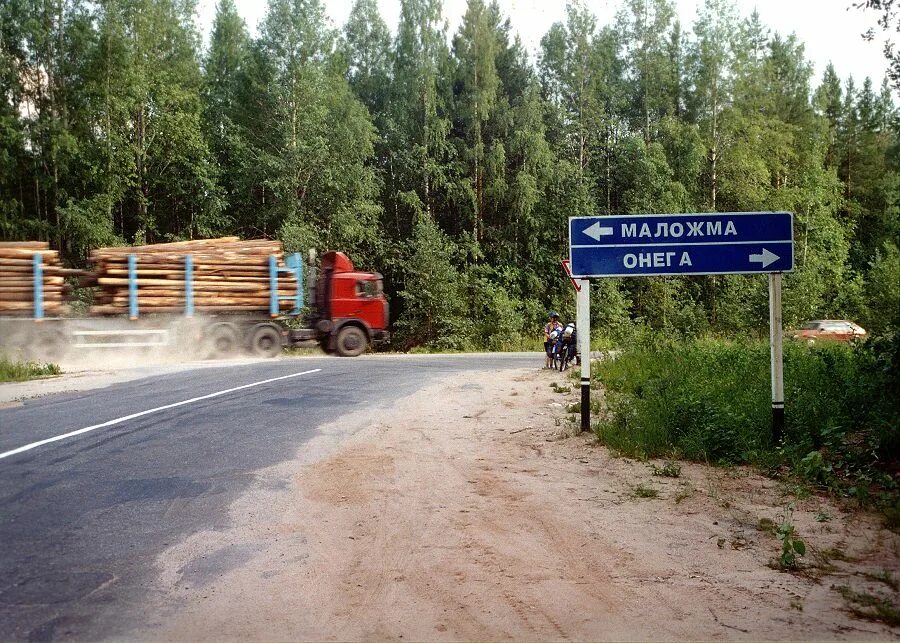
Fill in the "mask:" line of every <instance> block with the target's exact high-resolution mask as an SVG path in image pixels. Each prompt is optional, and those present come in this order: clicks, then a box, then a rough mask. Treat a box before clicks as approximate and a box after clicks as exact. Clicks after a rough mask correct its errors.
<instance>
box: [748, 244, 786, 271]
mask: <svg viewBox="0 0 900 643" xmlns="http://www.w3.org/2000/svg"><path fill="white" fill-rule="evenodd" d="M779 259H781V257H779V256H778V255H777V254H775V253H774V252H770V251H769V250H766V249H765V248H763V250H762V252H761V253H759V254H758V255H750V263H761V264H762V267H763V268H768V267H769V266H770V265H772V264H773V263H775V262H776V261H778V260H779Z"/></svg>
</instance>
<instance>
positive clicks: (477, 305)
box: [0, 0, 900, 469]
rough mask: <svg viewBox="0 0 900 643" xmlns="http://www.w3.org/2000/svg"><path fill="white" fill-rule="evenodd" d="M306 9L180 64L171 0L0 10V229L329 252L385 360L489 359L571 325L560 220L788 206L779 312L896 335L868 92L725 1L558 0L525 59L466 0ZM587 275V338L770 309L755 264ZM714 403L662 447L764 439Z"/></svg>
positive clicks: (888, 198)
mask: <svg viewBox="0 0 900 643" xmlns="http://www.w3.org/2000/svg"><path fill="white" fill-rule="evenodd" d="M325 6H326V5H325V3H324V2H323V1H322V0H271V1H270V2H269V3H268V5H267V9H266V13H265V16H264V18H263V20H262V23H261V25H260V28H259V33H258V35H257V36H252V35H251V33H250V32H249V30H248V29H247V26H246V24H245V23H244V21H243V20H242V19H241V17H240V15H239V13H238V11H237V9H236V6H235V3H234V1H233V0H220V2H219V3H218V6H217V9H216V17H215V22H214V25H213V28H212V32H211V34H210V37H209V45H208V47H207V48H205V49H202V48H201V43H202V42H203V39H202V38H200V35H199V34H198V33H197V31H196V26H195V24H194V6H193V4H192V3H191V2H179V1H176V0H120V1H118V2H99V3H98V2H86V1H85V0H60V2H57V3H51V4H50V5H48V4H46V3H43V4H42V3H33V2H25V1H24V0H9V1H7V2H4V3H0V95H2V96H3V100H0V239H43V240H47V241H50V242H51V244H52V245H53V247H54V248H58V249H59V250H61V251H62V254H63V258H64V260H66V261H67V262H68V263H70V264H73V265H75V264H83V263H84V260H85V258H86V256H87V254H88V253H89V251H90V249H91V248H94V247H96V246H99V245H114V244H125V243H133V242H145V241H146V242H154V241H163V240H174V239H186V238H196V237H202V236H214V235H220V234H237V235H241V236H244V237H270V238H271V237H277V238H279V239H281V240H283V241H284V243H285V246H286V247H287V248H288V249H289V250H303V251H305V250H307V249H308V248H310V247H316V248H318V249H319V250H327V249H339V250H343V251H345V252H347V253H349V254H350V256H352V257H353V260H354V262H355V263H356V264H357V265H360V266H361V267H364V268H365V269H373V270H378V271H380V272H382V273H383V274H384V276H385V286H386V290H387V293H388V295H389V297H390V299H391V311H392V314H393V315H394V319H392V322H395V323H396V327H395V330H396V335H397V337H398V338H399V339H400V341H401V344H400V345H401V346H403V347H405V348H412V347H425V348H427V349H429V350H434V349H437V348H445V349H451V348H452V349H468V348H479V347H480V348H489V349H492V350H502V349H510V348H513V347H521V346H523V345H528V344H530V342H531V340H532V338H534V337H535V335H536V334H537V333H538V329H539V328H540V325H541V323H542V321H543V317H544V314H545V312H546V310H547V309H548V308H555V309H559V310H561V311H562V312H563V314H564V316H565V317H566V319H568V318H571V317H572V314H573V312H574V298H573V294H572V291H571V288H570V286H569V284H568V281H567V280H566V278H565V276H564V275H563V273H562V271H561V269H560V267H559V263H558V262H559V259H560V258H561V257H564V256H565V255H566V253H567V239H566V235H565V230H566V222H567V218H568V217H569V216H572V215H587V214H596V213H603V214H622V213H646V212H666V211H668V212H679V211H687V212H692V211H693V212H704V211H720V212H722V211H750V210H789V211H791V212H793V213H794V221H795V230H794V236H795V243H796V266H797V269H796V271H795V272H794V273H792V274H790V275H787V276H786V277H785V286H784V288H785V290H784V315H785V322H786V324H789V325H794V324H797V323H800V322H802V321H806V320H807V319H811V318H823V317H838V318H840V317H850V318H853V319H855V320H856V321H859V322H861V323H862V324H863V326H865V327H866V328H867V329H869V330H870V331H872V332H873V333H874V334H875V335H889V334H891V333H892V332H894V331H895V330H896V329H897V326H898V323H900V320H898V310H900V302H898V298H900V294H898V285H897V284H898V283H900V274H898V272H900V267H898V251H897V244H898V235H900V223H898V222H900V216H898V214H900V205H898V204H900V136H898V123H900V121H898V118H897V115H898V114H897V110H896V107H895V95H894V93H893V91H892V88H891V86H890V84H889V82H888V81H885V82H882V83H881V84H880V85H879V84H878V82H877V80H876V81H872V80H870V79H858V81H859V82H854V81H853V79H845V80H842V79H840V78H839V77H838V76H837V74H836V73H835V71H834V69H833V68H828V69H826V71H825V74H824V76H823V78H822V81H821V84H820V85H819V86H818V87H815V81H814V79H813V78H812V72H811V70H812V67H811V65H810V64H809V63H808V61H807V60H806V59H805V55H804V51H803V46H802V43H800V42H799V41H797V39H796V38H795V37H793V36H789V37H786V38H785V37H782V36H780V35H777V34H772V33H771V31H770V30H769V29H767V28H766V26H765V25H764V24H763V23H762V21H761V19H760V17H759V15H758V14H756V13H753V14H751V15H750V16H740V15H738V13H737V11H736V10H735V7H734V6H733V3H732V2H730V1H729V0H704V2H703V3H702V6H700V7H699V8H698V12H697V16H696V20H695V21H694V22H693V24H691V25H682V24H680V23H679V21H678V20H677V19H676V12H675V10H674V4H673V3H672V2H671V1H670V0H622V1H621V3H620V7H619V11H618V13H617V14H616V17H615V18H614V20H613V21H612V22H611V23H610V24H601V23H600V22H599V21H598V19H597V17H596V16H595V15H594V14H593V13H592V9H591V7H590V6H589V4H588V3H586V2H583V1H581V0H579V1H573V2H570V3H569V4H568V5H567V10H566V16H565V19H564V21H563V22H561V23H559V24H554V25H550V26H548V29H547V32H546V34H545V35H544V37H543V39H542V40H541V44H540V48H539V51H538V52H537V60H536V62H535V63H534V64H533V63H532V62H531V61H530V59H529V52H528V51H526V49H525V48H524V46H523V45H522V43H521V41H520V39H519V38H518V36H517V34H516V33H515V32H514V30H513V28H512V24H511V22H510V20H509V19H508V17H507V16H504V15H503V14H502V13H501V11H500V9H499V7H498V6H497V5H496V4H495V3H492V2H488V1H487V0H470V1H469V2H468V4H467V6H466V11H465V15H464V16H463V19H462V21H461V23H460V25H459V27H458V29H457V30H456V31H455V32H454V33H452V34H448V33H447V22H446V20H445V16H444V15H443V9H442V3H441V2H440V0H403V1H402V2H401V3H400V16H399V22H398V24H397V25H388V24H386V23H385V22H384V20H383V18H382V16H381V15H380V14H379V10H378V7H379V3H378V2H376V1H375V0H355V1H354V3H353V7H352V10H351V12H350V16H349V18H348V21H347V23H346V25H344V26H343V28H342V29H341V31H340V32H338V31H337V30H336V29H335V28H334V26H333V25H332V24H331V23H330V21H329V20H328V17H327V16H326V12H325ZM423 222H424V223H423ZM423 226H424V227H423ZM418 241H422V242H423V243H424V247H423V248H419V247H418V246H417V245H415V243H417V242H418ZM423 266H426V267H428V268H429V269H437V270H439V272H434V273H428V274H426V275H424V276H423V275H422V273H421V271H422V269H423ZM438 277H439V278H438ZM592 289H593V297H592V300H593V301H592V308H593V309H592V319H593V320H595V321H596V323H595V324H594V330H595V332H598V333H599V334H600V335H602V338H603V341H604V342H606V343H608V344H609V345H622V344H628V343H631V342H634V341H638V342H640V341H643V339H644V338H646V337H647V336H648V335H651V334H663V335H665V336H667V337H672V338H686V337H697V336H704V335H706V334H709V333H713V334H717V335H723V336H727V335H731V334H734V333H735V332H738V333H741V334H749V335H753V334H762V333H763V332H764V330H765V328H766V324H767V321H768V313H767V308H766V301H767V295H766V287H765V280H764V279H761V278H758V277H743V276H710V277H690V278H682V277H671V278H666V279H632V280H604V281H602V282H595V283H594V284H593V285H592ZM420 324H423V325H424V328H420V327H419V325H420ZM835 359H836V360H837V362H835V365H834V368H835V369H839V368H843V367H840V365H839V364H838V362H839V361H840V360H839V358H835ZM735 364H736V365H737V366H741V365H742V363H741V362H740V360H739V359H737V358H735ZM754 368H755V367H754ZM810 368H812V367H810ZM752 372H754V373H755V372H756V371H752ZM845 374H846V373H845ZM761 392H762V388H760V389H759V390H758V391H757V393H761ZM797 394H798V395H799V394H800V392H797ZM746 395H750V393H749V392H747V393H746ZM810 395H812V393H811V394H810ZM813 402H814V401H813V400H811V401H810V403H811V404H812V403H813ZM820 402H821V413H820V415H822V414H823V413H826V410H827V409H829V408H832V407H833V405H831V404H829V402H828V400H826V399H822V400H819V401H815V404H819V403H820ZM697 404H699V401H697ZM693 408H694V407H692V406H690V405H687V407H686V409H683V410H682V412H683V413H690V412H691V409H693ZM748 408H749V407H748ZM816 412H817V413H818V411H816ZM828 412H830V411H828ZM704 413H705V412H702V413H701V416H703V417H702V418H701V419H700V420H698V423H699V424H703V423H707V424H710V425H711V426H712V425H715V424H717V423H719V422H721V421H722V420H723V419H726V418H721V417H706V415H704ZM736 414H737V417H736V419H735V421H736V424H737V425H739V426H742V427H744V428H737V429H734V431H736V432H737V433H735V434H734V435H732V436H731V437H727V438H726V439H725V440H724V442H725V443H727V444H728V445H729V446H725V447H715V448H714V447H713V445H711V443H710V444H707V442H708V441H707V440H706V439H705V438H703V437H702V435H704V431H699V430H695V429H690V430H688V431H687V433H686V434H685V436H682V438H683V441H686V442H690V443H691V444H693V445H694V446H693V447H692V448H693V449H695V450H697V451H698V452H702V453H704V454H706V456H705V457H710V458H713V459H719V458H722V459H725V460H731V459H736V458H737V459H739V458H740V457H741V453H743V452H744V451H745V450H747V449H749V450H750V451H753V450H754V449H758V448H760V447H759V445H758V444H757V443H758V442H759V440H757V439H751V438H750V431H749V429H747V428H746V426H749V424H752V422H751V419H750V418H751V415H752V414H751V413H750V412H749V410H747V411H739V412H737V411H736ZM813 415H815V413H813ZM816 417H818V416H816ZM799 430H800V429H798V431H799ZM803 430H805V429H803ZM824 430H825V429H824V428H823V429H819V430H818V438H817V439H819V440H820V442H822V441H823V440H824V437H823V436H824V433H823V431H824ZM801 432H802V431H801ZM682 438H679V439H680V440H681V439H682ZM663 441H664V440H663ZM813 442H814V441H811V442H810V446H809V449H808V450H807V451H806V452H804V453H803V454H801V455H800V456H798V458H802V457H805V456H806V455H807V454H808V453H810V452H811V451H814V450H817V449H818V448H820V447H817V446H816V445H815V444H813ZM823 444H824V442H823ZM823 457H824V456H823ZM814 460H815V458H814V457H813V458H811V459H810V460H809V461H808V462H807V465H808V468H811V469H816V467H817V466H818V465H817V463H816V462H815V461H814ZM825 467H826V468H827V464H826V465H825Z"/></svg>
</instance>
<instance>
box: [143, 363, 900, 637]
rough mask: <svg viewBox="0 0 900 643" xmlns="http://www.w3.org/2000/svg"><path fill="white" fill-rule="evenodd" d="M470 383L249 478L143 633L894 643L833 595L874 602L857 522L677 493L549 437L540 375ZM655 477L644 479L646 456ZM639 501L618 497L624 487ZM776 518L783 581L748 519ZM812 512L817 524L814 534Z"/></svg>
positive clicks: (699, 483) (185, 547)
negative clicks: (790, 551)
mask: <svg viewBox="0 0 900 643" xmlns="http://www.w3.org/2000/svg"><path fill="white" fill-rule="evenodd" d="M507 374H508V372H505V373H504V375H503V377H498V376H497V375H496V374H494V373H473V374H469V375H466V376H464V377H460V376H456V377H452V378H448V379H446V380H444V381H442V382H441V383H440V384H439V385H436V386H432V387H430V388H428V389H426V390H423V391H421V392H419V393H417V394H416V395H414V396H411V397H409V398H406V399H404V400H401V401H400V402H399V403H398V404H397V405H395V407H394V408H392V409H391V410H389V411H386V412H381V413H374V414H368V415H367V414H357V415H355V416H352V417H345V418H342V420H341V423H342V426H346V425H347V424H348V423H358V424H359V426H361V427H362V428H361V429H360V430H359V431H358V432H357V433H356V434H355V435H354V436H353V437H352V438H350V439H346V440H343V441H340V442H338V439H337V437H336V433H337V430H336V429H337V425H334V426H332V427H325V429H324V430H323V432H322V435H321V436H320V437H318V438H316V441H317V442H316V443H314V444H311V445H307V447H305V448H304V449H303V450H302V452H300V453H298V454H297V455H296V457H295V459H294V460H291V461H288V462H285V463H283V464H280V465H278V466H276V467H272V468H269V469H266V470H262V471H259V472H258V475H257V478H256V481H255V483H254V485H253V488H252V490H251V491H250V492H249V493H248V494H246V495H245V496H243V497H242V498H241V499H239V500H238V501H236V502H235V503H234V504H233V505H232V507H231V518H232V522H233V527H232V528H230V529H229V530H226V531H215V532H204V533H199V534H195V535H194V536H192V537H191V538H189V539H187V540H185V541H183V542H181V543H179V544H177V545H176V546H173V547H172V548H170V549H169V550H167V551H166V552H165V553H164V554H163V555H162V556H161V557H160V559H159V560H158V566H159V578H158V581H157V583H156V587H155V588H153V589H154V594H155V595H157V596H165V597H166V598H165V599H162V600H161V601H160V604H159V605H158V606H155V607H154V606H150V608H149V611H151V612H152V613H153V621H154V622H152V623H151V624H150V625H149V627H147V628H146V629H144V630H141V631H139V632H134V633H133V635H132V636H134V637H138V638H145V639H178V640H199V639H203V640H209V639H232V640H233V639H254V640H256V639H267V640H268V639H272V640H285V639H328V640H347V639H395V640H396V639H405V640H409V639H429V640H431V639H434V640H461V639H465V640H472V639H528V640H548V639H549V640H562V639H605V640H608V639H854V640H858V639H882V640H888V639H896V638H897V636H898V634H900V630H898V629H890V628H889V627H887V626H885V625H883V624H880V623H878V622H872V621H868V620H863V619H859V618H856V617H854V616H853V615H851V614H850V612H849V611H848V609H847V607H848V605H847V603H846V602H845V600H844V599H843V598H842V597H841V595H840V593H839V592H838V591H837V589H836V588H837V587H840V586H850V587H853V588H854V589H855V590H858V591H864V592H867V593H870V594H872V595H879V596H883V597H887V598H890V599H892V600H893V601H894V603H895V604H896V603H897V602H898V601H897V595H896V591H895V590H891V588H890V587H889V586H888V585H887V584H885V583H881V582H878V581H876V580H872V579H870V578H867V577H866V576H864V575H863V574H865V573H868V574H879V573H883V572H890V573H891V574H893V576H894V578H897V576H898V573H900V563H898V560H900V557H898V553H900V539H898V536H897V535H896V534H893V533H891V532H888V531H885V530H883V529H881V528H880V527H879V526H878V523H877V521H876V519H875V518H874V517H871V516H868V515H865V514H861V513H846V512H844V511H842V510H841V509H839V508H838V507H837V506H835V505H834V504H833V503H831V502H829V501H828V500H826V499H823V498H819V497H815V496H812V497H807V498H805V499H800V500H798V499H796V498H794V497H793V496H791V495H789V494H788V492H787V490H786V489H784V488H782V487H781V486H780V485H779V483H777V482H776V481H773V480H770V479H767V478H763V477H760V476H758V475H756V474H754V473H752V472H750V471H748V470H745V469H733V470H723V469H714V468H708V467H705V466H702V465H696V464H684V463H682V469H681V475H680V477H679V478H664V477H656V476H653V475H652V471H651V464H653V463H646V462H638V461H634V460H629V459H623V458H616V457H613V456H612V455H611V454H610V453H609V452H608V451H607V450H606V449H604V448H602V447H600V446H598V445H596V443H595V442H594V441H593V439H592V437H591V436H588V435H582V436H577V437H568V436H567V433H569V432H570V429H569V428H568V425H569V423H568V421H567V419H566V410H565V405H567V404H569V403H571V402H572V401H574V399H575V398H574V393H563V394H560V393H555V392H554V390H553V389H552V388H551V386H550V384H551V382H563V381H564V379H563V378H562V377H561V376H559V375H558V374H551V373H550V372H549V371H541V370H537V369H535V370H527V371H525V370H521V371H515V372H513V379H512V381H510V379H508V377H507ZM656 464H657V465H659V464H662V463H660V462H657V463H656ZM637 486H644V487H648V488H652V489H655V490H657V492H658V496H657V497H655V498H639V497H636V496H635V493H634V489H635V488H636V487H637ZM791 502H794V503H795V504H796V509H795V511H794V513H793V519H794V521H795V524H796V527H797V531H798V533H799V535H800V536H802V537H803V538H804V539H805V540H806V542H807V544H808V546H809V551H808V552H807V556H806V559H807V563H806V569H805V570H804V571H803V572H802V573H800V574H792V573H784V572H780V571H776V570H775V569H772V568H770V567H769V566H768V563H769V561H770V560H772V559H773V558H775V557H776V555H777V554H778V552H779V543H778V541H777V539H776V538H775V537H774V536H773V535H771V534H770V533H766V532H765V531H760V530H759V529H758V525H759V521H760V519H761V518H768V519H771V520H773V521H776V522H779V521H780V517H781V515H783V514H784V512H785V507H786V506H787V505H788V504H789V503H791ZM817 517H818V520H817Z"/></svg>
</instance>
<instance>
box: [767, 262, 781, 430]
mask: <svg viewBox="0 0 900 643" xmlns="http://www.w3.org/2000/svg"><path fill="white" fill-rule="evenodd" d="M781 325H782V322H781V273H780V272H770V273H769V347H770V352H771V361H772V364H771V371H772V441H773V442H774V443H775V444H776V445H778V444H779V443H780V442H781V438H782V437H783V436H784V351H783V346H782V339H783V333H782V330H781Z"/></svg>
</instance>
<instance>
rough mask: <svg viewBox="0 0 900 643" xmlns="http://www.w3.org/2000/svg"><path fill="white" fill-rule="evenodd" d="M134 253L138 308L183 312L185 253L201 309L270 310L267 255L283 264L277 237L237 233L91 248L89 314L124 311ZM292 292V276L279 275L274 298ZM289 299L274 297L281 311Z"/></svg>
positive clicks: (196, 305) (294, 289)
mask: <svg viewBox="0 0 900 643" xmlns="http://www.w3.org/2000/svg"><path fill="white" fill-rule="evenodd" d="M132 254H133V255H135V257H136V275H137V286H138V296H137V299H138V310H139V313H140V314H145V313H176V314H177V313H183V312H184V311H185V304H186V301H185V300H186V294H185V288H186V284H187V282H186V273H185V257H186V256H187V255H190V256H191V257H192V260H193V279H192V284H193V297H194V310H195V311H196V312H198V313H203V312H231V311H235V312H237V311H240V312H258V313H268V312H269V301H270V300H269V295H270V293H269V287H270V282H269V257H270V256H271V255H275V257H276V258H277V263H278V266H279V267H282V268H283V267H284V265H285V264H284V252H283V250H282V247H281V243H280V242H278V241H267V240H255V241H240V240H239V239H238V238H237V237H223V238H220V239H201V240H197V241H180V242H175V243H160V244H154V245H149V246H135V247H121V248H100V249H98V250H94V251H93V252H91V262H92V264H93V266H94V270H93V275H94V281H95V285H97V286H99V288H98V290H97V292H96V294H95V297H94V305H93V306H91V309H90V312H91V314H93V315H118V314H123V313H128V310H129V278H128V256H129V255H132ZM296 292H297V281H296V278H295V277H294V275H292V274H289V273H283V272H282V273H279V277H278V294H279V296H285V297H287V296H292V295H295V294H296ZM292 307H293V304H292V302H291V301H289V300H284V301H279V309H280V310H281V311H286V310H290V309H291V308H292Z"/></svg>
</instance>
